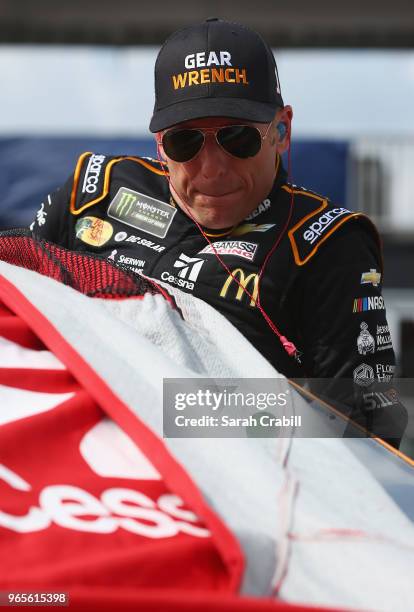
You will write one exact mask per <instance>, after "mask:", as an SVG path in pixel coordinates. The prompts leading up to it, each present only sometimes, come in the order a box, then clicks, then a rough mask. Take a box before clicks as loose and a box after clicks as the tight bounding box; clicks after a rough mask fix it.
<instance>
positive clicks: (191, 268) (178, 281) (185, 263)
mask: <svg viewBox="0 0 414 612" xmlns="http://www.w3.org/2000/svg"><path fill="white" fill-rule="evenodd" d="M203 263H204V259H200V258H199V257H188V255H185V254H184V253H181V255H180V256H179V258H178V259H177V260H176V261H175V262H174V268H180V271H179V272H178V277H179V278H176V277H175V276H172V275H171V274H169V273H168V272H163V273H162V274H161V279H162V280H164V281H167V282H168V283H172V284H173V285H178V286H179V287H185V288H186V289H194V283H195V281H196V280H197V278H198V275H199V274H200V270H201V267H202V265H203Z"/></svg>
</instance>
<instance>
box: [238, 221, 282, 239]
mask: <svg viewBox="0 0 414 612" xmlns="http://www.w3.org/2000/svg"><path fill="white" fill-rule="evenodd" d="M272 227H275V224H274V223H262V224H261V225H259V224H257V223H243V224H242V225H239V227H236V228H235V229H234V230H233V231H232V232H231V236H244V234H249V233H250V232H267V231H268V230H270V229H271V228H272Z"/></svg>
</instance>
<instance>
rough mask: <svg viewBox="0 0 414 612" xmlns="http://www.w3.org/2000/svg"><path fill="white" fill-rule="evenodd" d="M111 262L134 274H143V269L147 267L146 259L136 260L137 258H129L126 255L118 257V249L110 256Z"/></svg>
mask: <svg viewBox="0 0 414 612" xmlns="http://www.w3.org/2000/svg"><path fill="white" fill-rule="evenodd" d="M108 260H109V261H113V262H114V263H116V264H117V265H122V266H125V267H127V268H130V269H131V270H133V271H134V272H137V271H138V270H137V269H139V271H140V272H141V271H142V270H141V268H143V267H144V266H145V259H136V258H135V257H127V256H126V255H118V249H114V250H113V251H112V253H111V254H110V255H109V256H108Z"/></svg>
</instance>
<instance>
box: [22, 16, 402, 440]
mask: <svg viewBox="0 0 414 612" xmlns="http://www.w3.org/2000/svg"><path fill="white" fill-rule="evenodd" d="M155 94H156V100H155V108H154V114H153V117H152V119H151V124H150V130H151V131H152V132H153V133H155V136H156V140H157V146H158V152H159V157H160V159H159V160H158V161H156V160H148V159H140V158H133V157H118V158H114V157H108V156H105V155H97V154H91V153H86V154H84V155H82V156H81V157H80V159H79V161H78V164H77V166H76V169H75V172H74V176H73V177H71V178H70V179H69V181H68V182H67V183H66V185H65V186H64V187H63V188H62V189H61V190H60V191H58V192H57V193H55V194H53V195H52V196H51V198H49V200H48V204H45V205H44V206H43V208H42V209H41V211H39V212H38V214H37V218H36V221H35V222H34V223H33V224H32V226H31V229H32V231H33V233H34V234H35V235H37V236H40V237H44V238H47V239H49V240H51V241H53V242H57V243H59V244H61V245H63V246H65V247H67V248H69V249H73V250H76V251H83V252H88V253H94V254H96V255H99V256H101V257H104V258H107V259H108V260H110V261H112V262H114V263H115V264H117V265H123V266H127V267H128V268H129V269H131V270H132V271H133V272H136V273H140V274H144V275H146V276H149V277H152V278H154V279H155V280H159V281H163V282H164V283H166V284H167V285H172V286H176V287H179V288H180V289H182V290H183V291H186V292H190V293H192V294H193V295H195V296H197V297H199V298H201V299H203V300H205V301H206V302H208V303H209V304H211V305H212V306H214V307H215V308H216V309H218V310H219V311H220V312H221V313H223V314H224V315H225V316H226V317H227V318H228V319H229V320H230V321H231V322H232V323H233V324H234V325H236V326H237V327H238V328H239V329H240V331H241V332H242V333H243V334H245V336H247V338H248V339H249V340H250V341H251V342H252V343H253V344H254V345H255V346H256V347H257V348H258V350H259V351H260V352H261V353H262V354H263V355H264V356H265V357H267V358H268V359H269V361H271V362H272V363H273V364H274V366H275V367H276V369H277V370H278V371H279V372H282V373H283V374H285V375H286V376H289V377H310V378H318V379H327V378H329V379H334V381H335V384H336V383H337V382H338V381H340V380H343V379H346V380H351V381H353V382H352V384H351V386H349V385H346V389H345V390H343V389H338V388H336V389H335V390H333V389H331V390H330V391H328V396H329V397H335V398H336V399H339V400H343V401H345V403H347V404H348V405H351V406H352V407H353V409H354V414H356V412H357V413H358V415H359V416H360V417H361V418H360V420H361V421H362V422H363V423H364V424H366V422H367V419H368V421H369V422H370V427H371V428H373V429H374V431H376V432H377V433H379V434H380V435H382V436H383V437H388V438H390V439H391V438H394V440H395V438H397V437H398V436H397V434H395V431H394V433H391V434H390V433H389V425H390V423H391V424H393V423H394V419H395V418H396V419H397V421H398V423H399V425H398V427H397V429H398V431H399V432H400V433H401V431H402V430H403V428H404V419H405V414H404V411H403V409H402V408H401V406H400V405H399V404H398V400H397V399H396V398H395V394H394V393H393V391H392V390H391V391H390V390H389V388H388V387H389V384H388V386H387V387H386V395H383V396H381V395H380V394H379V393H378V392H377V391H376V390H375V383H379V382H380V383H390V380H391V378H392V373H393V371H394V354H393V350H392V346H391V340H390V336H389V330H388V325H387V321H386V318H385V310H384V302H383V299H382V296H381V280H382V261H381V254H380V247H379V238H378V235H377V232H376V230H375V228H374V227H373V225H372V224H371V223H370V221H369V220H368V219H367V218H366V217H364V216H363V215H360V214H356V213H352V212H350V211H348V210H347V209H345V208H342V207H339V206H335V205H332V204H331V203H330V202H329V201H328V200H327V199H326V198H325V197H323V196H320V195H317V194H315V193H312V192H310V191H307V190H305V189H303V188H299V187H296V186H294V185H291V184H290V183H288V182H287V175H286V172H285V170H284V168H283V166H282V163H281V157H280V156H281V154H282V153H283V152H285V151H286V150H287V149H288V147H289V145H290V131H291V121H292V116H293V113H292V109H291V107H290V106H285V105H284V102H283V99H282V96H281V91H280V83H279V78H278V72H277V67H276V63H275V60H274V57H273V54H272V52H271V50H270V48H269V47H268V46H267V44H266V43H265V42H264V41H263V40H262V39H261V38H260V36H259V35H258V34H257V33H255V32H253V31H251V30H249V29H248V28H246V27H244V26H241V25H239V24H234V23H229V22H226V21H222V20H219V19H215V18H212V19H208V20H206V21H205V22H203V23H201V24H199V25H195V26H190V27H187V28H184V29H183V30H180V31H178V32H175V33H174V34H173V35H172V36H171V37H170V38H169V39H168V40H167V41H166V42H165V44H164V45H163V47H162V48H161V50H160V53H159V55H158V58H157V61H156V65H155ZM235 358H242V356H235ZM354 383H355V384H354ZM355 390H356V398H355V397H354V393H355ZM387 394H388V395H387ZM351 396H352V397H351ZM359 410H362V414H360V413H359V412H358V411H359ZM355 411H356V412H355ZM374 411H375V423H376V425H373V424H372V414H373V412H374ZM358 415H357V416H358ZM367 415H368V416H367ZM384 415H385V416H384ZM398 435H399V434H398Z"/></svg>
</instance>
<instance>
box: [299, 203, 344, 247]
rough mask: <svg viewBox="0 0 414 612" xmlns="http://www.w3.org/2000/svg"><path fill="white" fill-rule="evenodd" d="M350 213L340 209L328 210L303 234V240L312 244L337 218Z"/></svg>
mask: <svg viewBox="0 0 414 612" xmlns="http://www.w3.org/2000/svg"><path fill="white" fill-rule="evenodd" d="M350 213H351V211H350V210H348V209H347V208H342V207H341V208H333V209H332V210H328V211H327V212H326V213H324V214H323V215H321V216H320V217H319V218H318V219H317V220H316V221H313V223H311V225H310V226H309V228H308V229H307V230H305V231H304V232H303V238H304V240H306V242H309V243H310V244H313V243H314V242H316V240H317V239H318V238H319V237H320V236H321V235H322V234H323V233H324V232H325V231H326V230H327V229H328V227H329V226H330V225H332V223H334V222H335V221H336V220H337V219H338V218H339V217H342V215H347V214H350Z"/></svg>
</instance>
